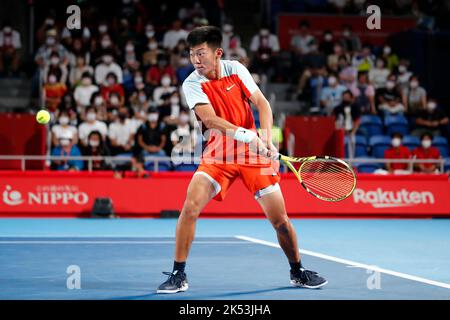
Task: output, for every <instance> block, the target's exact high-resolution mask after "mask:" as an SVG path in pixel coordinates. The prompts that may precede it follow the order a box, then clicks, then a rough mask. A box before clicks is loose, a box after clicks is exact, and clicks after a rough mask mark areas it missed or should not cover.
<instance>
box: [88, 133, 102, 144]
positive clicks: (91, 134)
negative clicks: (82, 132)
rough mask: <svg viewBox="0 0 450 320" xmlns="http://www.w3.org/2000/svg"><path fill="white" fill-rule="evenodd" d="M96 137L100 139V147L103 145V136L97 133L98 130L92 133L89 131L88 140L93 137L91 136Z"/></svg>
mask: <svg viewBox="0 0 450 320" xmlns="http://www.w3.org/2000/svg"><path fill="white" fill-rule="evenodd" d="M95 134H96V135H98V136H99V137H100V145H102V144H103V136H102V134H101V133H100V131H98V130H94V131H91V132H90V133H89V135H88V140H89V139H90V138H91V137H92V136H93V135H95Z"/></svg>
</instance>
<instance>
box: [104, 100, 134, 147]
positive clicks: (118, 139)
mask: <svg viewBox="0 0 450 320" xmlns="http://www.w3.org/2000/svg"><path fill="white" fill-rule="evenodd" d="M108 131H109V132H108V136H109V141H110V143H111V153H112V154H113V155H116V154H119V153H125V152H131V148H132V147H133V144H134V134H135V133H136V131H135V128H134V126H133V123H132V122H131V121H130V119H129V118H128V109H127V108H125V107H123V108H120V109H119V114H118V117H117V120H116V121H114V122H113V123H111V124H110V125H109V129H108Z"/></svg>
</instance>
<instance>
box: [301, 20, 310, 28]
mask: <svg viewBox="0 0 450 320" xmlns="http://www.w3.org/2000/svg"><path fill="white" fill-rule="evenodd" d="M299 26H300V28H301V27H306V28H309V27H310V24H309V21H308V20H302V21H300V23H299Z"/></svg>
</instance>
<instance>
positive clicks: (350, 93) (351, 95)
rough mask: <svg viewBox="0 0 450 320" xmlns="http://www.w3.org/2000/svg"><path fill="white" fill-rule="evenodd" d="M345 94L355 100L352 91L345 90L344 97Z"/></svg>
mask: <svg viewBox="0 0 450 320" xmlns="http://www.w3.org/2000/svg"><path fill="white" fill-rule="evenodd" d="M344 94H349V95H350V97H352V98H353V93H352V92H351V91H350V90H345V91H344V92H342V95H344Z"/></svg>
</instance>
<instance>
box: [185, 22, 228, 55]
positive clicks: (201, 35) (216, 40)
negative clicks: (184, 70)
mask: <svg viewBox="0 0 450 320" xmlns="http://www.w3.org/2000/svg"><path fill="white" fill-rule="evenodd" d="M186 42H187V45H188V47H189V48H192V47H194V46H197V45H199V44H202V43H204V42H206V44H207V45H208V47H210V48H213V49H217V48H219V47H220V46H221V45H222V31H220V29H219V28H217V27H215V26H204V27H198V28H195V29H194V30H192V31H191V32H190V33H189V35H188V36H187V40H186Z"/></svg>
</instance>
